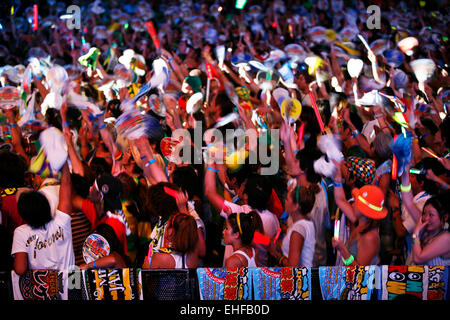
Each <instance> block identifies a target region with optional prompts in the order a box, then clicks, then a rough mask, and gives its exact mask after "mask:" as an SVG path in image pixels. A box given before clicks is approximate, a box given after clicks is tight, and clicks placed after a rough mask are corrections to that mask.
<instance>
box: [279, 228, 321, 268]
mask: <svg viewBox="0 0 450 320" xmlns="http://www.w3.org/2000/svg"><path fill="white" fill-rule="evenodd" d="M294 231H295V232H297V233H299V234H300V235H301V236H302V237H303V238H304V242H303V248H302V254H301V255H300V261H299V266H302V267H312V266H313V257H314V248H315V246H316V235H315V230H314V223H313V222H312V221H309V220H304V219H302V220H298V221H296V222H294V224H293V225H292V226H291V227H290V228H289V229H288V231H287V233H286V236H285V237H284V238H283V243H282V244H281V251H282V252H283V255H284V256H286V257H288V256H289V244H290V241H291V235H292V232H294Z"/></svg>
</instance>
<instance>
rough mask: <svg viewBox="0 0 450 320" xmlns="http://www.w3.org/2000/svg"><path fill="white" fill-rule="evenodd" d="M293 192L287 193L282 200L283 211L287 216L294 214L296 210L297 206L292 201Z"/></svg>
mask: <svg viewBox="0 0 450 320" xmlns="http://www.w3.org/2000/svg"><path fill="white" fill-rule="evenodd" d="M294 192H295V190H294ZM294 192H289V193H288V195H287V197H286V200H284V210H285V211H286V212H287V213H289V214H292V213H295V212H296V211H297V210H298V204H297V203H295V202H294V199H293V196H294Z"/></svg>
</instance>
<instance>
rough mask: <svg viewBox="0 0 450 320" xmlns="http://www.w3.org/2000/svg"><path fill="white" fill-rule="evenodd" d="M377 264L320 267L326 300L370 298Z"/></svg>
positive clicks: (321, 287)
mask: <svg viewBox="0 0 450 320" xmlns="http://www.w3.org/2000/svg"><path fill="white" fill-rule="evenodd" d="M377 271H378V267H377V266H348V267H340V266H335V267H319V280H320V290H321V292H322V298H323V299H324V300H370V298H371V295H372V291H373V287H374V281H375V275H376V273H377Z"/></svg>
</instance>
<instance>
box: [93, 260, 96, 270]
mask: <svg viewBox="0 0 450 320" xmlns="http://www.w3.org/2000/svg"><path fill="white" fill-rule="evenodd" d="M92 268H94V269H97V266H96V265H95V260H94V261H93V262H92Z"/></svg>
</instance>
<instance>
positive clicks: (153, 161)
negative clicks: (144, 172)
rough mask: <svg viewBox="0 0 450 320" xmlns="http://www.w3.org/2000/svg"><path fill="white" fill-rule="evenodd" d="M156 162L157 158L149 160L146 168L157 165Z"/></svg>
mask: <svg viewBox="0 0 450 320" xmlns="http://www.w3.org/2000/svg"><path fill="white" fill-rule="evenodd" d="M155 161H156V158H153V159H151V160H148V161H147V163H146V164H145V166H146V167H147V166H149V165H151V164H153V163H155Z"/></svg>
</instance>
